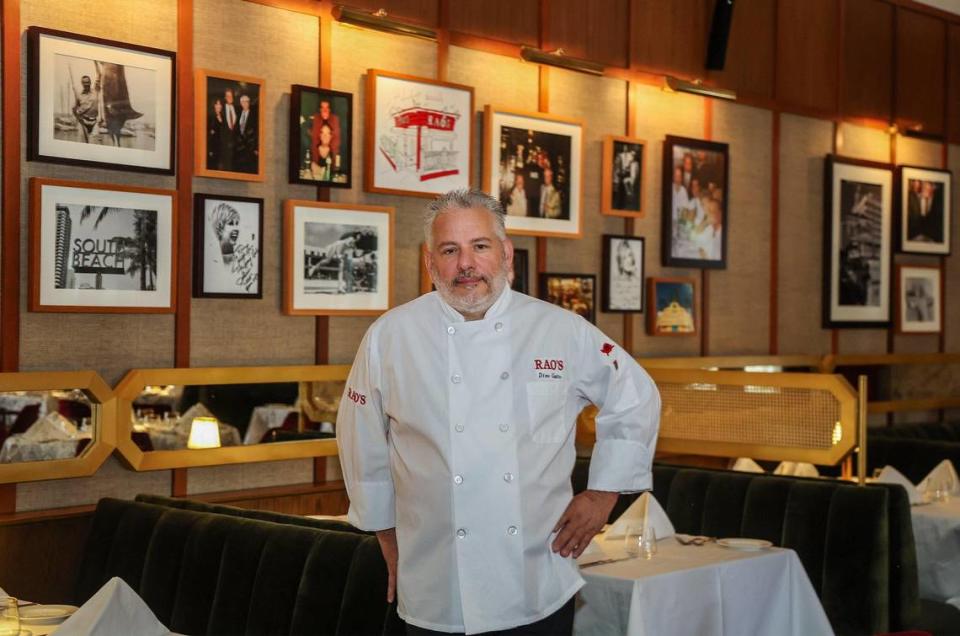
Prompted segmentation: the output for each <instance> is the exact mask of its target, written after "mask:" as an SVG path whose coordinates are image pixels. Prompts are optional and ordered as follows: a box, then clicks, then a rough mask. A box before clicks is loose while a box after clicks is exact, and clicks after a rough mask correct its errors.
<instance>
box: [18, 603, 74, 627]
mask: <svg viewBox="0 0 960 636" xmlns="http://www.w3.org/2000/svg"><path fill="white" fill-rule="evenodd" d="M78 609H79V608H78V607H76V606H74V605H28V606H26V607H21V608H20V622H21V623H26V624H27V625H56V624H58V623H62V622H63V621H65V620H67V619H68V618H70V615H71V614H73V613H74V612H76V611H77V610H78Z"/></svg>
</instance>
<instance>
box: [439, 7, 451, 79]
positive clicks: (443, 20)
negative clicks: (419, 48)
mask: <svg viewBox="0 0 960 636" xmlns="http://www.w3.org/2000/svg"><path fill="white" fill-rule="evenodd" d="M437 22H438V26H439V28H438V29H437V79H438V80H440V81H441V82H446V81H447V72H448V70H449V68H450V28H449V24H450V1H449V0H437Z"/></svg>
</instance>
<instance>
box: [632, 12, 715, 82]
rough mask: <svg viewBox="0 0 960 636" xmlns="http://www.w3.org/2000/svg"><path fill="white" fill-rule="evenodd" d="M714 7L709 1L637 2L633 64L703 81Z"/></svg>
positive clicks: (633, 24)
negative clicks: (708, 35) (710, 17)
mask: <svg viewBox="0 0 960 636" xmlns="http://www.w3.org/2000/svg"><path fill="white" fill-rule="evenodd" d="M708 5H709V7H708ZM712 8H713V4H712V3H708V2H707V0H672V1H671V2H661V1H660V0H637V1H636V2H635V4H634V6H633V14H632V16H631V19H630V22H631V24H630V28H631V29H633V32H632V33H631V36H630V42H631V47H632V48H633V50H632V51H631V55H632V59H631V63H633V64H636V65H637V66H638V67H640V68H642V69H644V70H648V71H655V72H665V73H669V74H671V75H677V74H679V75H683V76H686V77H688V78H689V77H700V78H702V77H703V76H704V74H705V73H706V71H705V70H704V61H705V59H706V50H707V34H708V33H709V25H710V19H709V16H710V15H711V10H712Z"/></svg>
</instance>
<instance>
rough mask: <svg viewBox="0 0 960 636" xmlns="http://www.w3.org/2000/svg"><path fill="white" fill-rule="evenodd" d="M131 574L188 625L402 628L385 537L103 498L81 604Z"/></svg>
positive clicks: (178, 622) (230, 629)
mask: <svg viewBox="0 0 960 636" xmlns="http://www.w3.org/2000/svg"><path fill="white" fill-rule="evenodd" d="M114 576H119V577H121V578H123V579H124V580H125V581H126V582H127V583H128V584H129V585H130V586H131V587H132V588H133V589H134V590H136V592H137V593H138V594H139V595H140V596H141V597H142V598H143V599H144V601H146V603H147V604H148V605H149V606H150V608H151V609H152V610H153V612H154V613H155V614H156V615H157V618H158V619H159V620H160V621H161V622H163V623H164V624H165V625H167V626H168V627H169V628H170V629H171V630H173V631H174V632H179V633H183V634H398V633H402V632H403V629H402V622H400V621H399V619H398V618H397V617H396V610H395V608H394V607H393V606H391V605H388V604H387V603H386V600H385V598H386V583H387V573H386V567H385V565H384V563H383V557H382V556H381V553H380V547H379V544H378V543H377V540H376V538H375V537H372V536H367V535H364V534H362V533H357V532H342V531H339V530H330V529H324V528H322V527H308V526H307V525H303V524H294V523H289V522H284V523H275V522H272V521H266V520H262V519H258V518H252V517H249V516H237V515H233V514H218V513H216V512H211V511H198V510H191V509H189V507H187V506H183V507H173V506H164V505H156V504H152V503H145V502H142V501H121V500H117V499H102V500H100V502H99V503H98V504H97V509H96V512H95V514H94V517H93V521H92V526H91V531H90V535H89V539H88V541H87V545H86V548H85V551H84V559H83V562H82V564H81V568H80V572H79V575H78V580H77V586H76V598H75V599H74V600H75V602H76V603H77V604H81V603H83V602H85V601H86V600H87V599H89V598H90V597H91V596H92V595H93V594H94V593H95V592H96V591H97V590H98V589H100V587H101V586H102V585H103V584H104V583H106V582H107V581H108V580H109V579H110V578H111V577H114Z"/></svg>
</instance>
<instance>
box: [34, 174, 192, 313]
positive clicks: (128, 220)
mask: <svg viewBox="0 0 960 636" xmlns="http://www.w3.org/2000/svg"><path fill="white" fill-rule="evenodd" d="M175 195H176V192H174V191H172V190H155V189H151V188H136V187H130V186H117V185H103V184H98V183H82V182H79V181H62V180H57V179H40V178H36V177H35V178H33V179H31V180H30V295H29V299H28V307H29V309H30V311H51V312H87V313H171V312H173V310H174V304H175V296H174V292H175V287H176V264H177V258H176V257H177V253H176V244H175V243H174V240H173V239H174V237H175V236H176V230H177V215H176V196H175Z"/></svg>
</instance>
